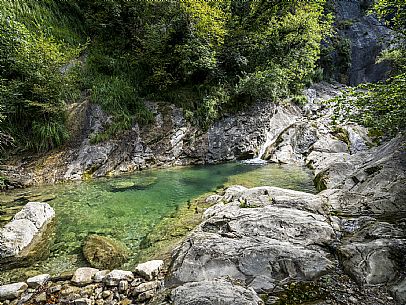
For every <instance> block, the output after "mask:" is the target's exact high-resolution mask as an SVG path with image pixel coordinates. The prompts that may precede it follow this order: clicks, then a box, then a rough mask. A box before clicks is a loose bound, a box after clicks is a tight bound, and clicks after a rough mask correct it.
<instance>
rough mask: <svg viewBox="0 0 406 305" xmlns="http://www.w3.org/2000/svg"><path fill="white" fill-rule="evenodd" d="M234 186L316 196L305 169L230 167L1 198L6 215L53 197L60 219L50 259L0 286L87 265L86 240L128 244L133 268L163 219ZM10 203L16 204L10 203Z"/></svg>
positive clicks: (7, 274) (5, 275)
mask: <svg viewBox="0 0 406 305" xmlns="http://www.w3.org/2000/svg"><path fill="white" fill-rule="evenodd" d="M231 184H241V185H245V186H247V187H253V186H260V185H272V186H278V187H283V188H291V189H296V190H302V191H307V192H314V187H313V184H312V181H311V177H310V175H309V172H308V171H306V170H304V169H303V168H298V167H289V166H280V165H275V164H268V165H249V164H242V163H228V164H221V165H211V166H198V167H184V168H171V169H160V170H151V171H144V172H138V173H136V174H133V175H128V176H123V177H117V178H105V179H97V180H94V181H89V182H77V183H65V184H59V185H53V186H46V187H41V188H31V189H27V190H24V191H15V192H12V193H9V194H6V195H0V203H1V208H2V209H4V208H5V207H6V206H7V208H13V207H14V208H15V207H16V206H17V207H18V206H19V205H20V204H19V201H21V200H26V199H24V198H29V197H30V196H31V195H33V194H39V195H38V196H37V197H34V199H35V198H48V199H49V198H51V199H52V198H53V197H55V199H53V200H50V201H48V203H49V204H50V205H51V206H52V207H53V208H54V209H55V211H56V215H57V229H56V236H55V242H54V244H53V247H52V250H51V255H50V257H49V258H48V259H47V260H46V261H41V262H38V263H37V264H36V265H35V266H32V267H29V268H21V269H18V270H11V271H4V272H0V279H1V280H0V282H1V281H3V282H9V281H11V280H13V281H14V280H17V279H19V278H25V277H26V276H29V275H32V274H38V273H44V272H46V273H51V274H56V273H59V272H61V271H65V270H73V269H75V268H77V267H79V266H84V265H86V263H85V261H84V259H83V257H82V254H81V251H82V250H81V249H82V244H83V240H84V238H85V237H86V236H87V235H88V234H100V235H105V236H110V237H112V238H115V239H118V240H121V241H122V242H123V243H124V244H126V246H127V247H128V248H129V249H130V251H131V253H132V259H130V261H129V263H128V264H127V265H126V266H123V267H126V268H130V267H132V266H133V265H134V264H135V263H136V261H135V257H136V256H137V255H138V254H139V252H140V251H141V250H140V247H139V246H140V243H141V241H142V240H143V238H144V237H145V236H146V235H147V234H148V233H149V232H151V231H152V230H154V226H156V225H157V224H158V223H159V222H160V221H162V219H164V218H165V217H169V216H170V215H173V213H174V212H175V211H176V210H177V209H178V208H179V207H180V206H182V205H184V204H187V202H188V201H190V200H192V199H193V198H196V197H198V196H200V195H202V194H204V193H207V192H211V191H215V190H216V189H217V188H218V187H222V186H227V185H231ZM22 193H24V194H22ZM22 195H24V196H25V197H24V196H22ZM12 200H17V201H15V202H14V203H10V202H11V201H12ZM0 211H1V210H0Z"/></svg>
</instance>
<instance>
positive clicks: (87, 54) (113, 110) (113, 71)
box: [0, 0, 331, 151]
mask: <svg viewBox="0 0 406 305" xmlns="http://www.w3.org/2000/svg"><path fill="white" fill-rule="evenodd" d="M0 7H1V9H0V66H1V70H0V113H1V117H0V120H1V121H0V125H1V130H2V133H1V138H0V141H1V143H0V146H6V145H7V144H9V142H10V139H11V137H12V138H13V139H14V143H15V145H16V147H18V148H19V149H30V150H37V151H46V150H49V149H51V148H53V147H56V146H58V145H60V144H62V143H63V142H64V141H65V140H66V139H67V138H68V137H69V134H68V132H67V129H66V126H65V116H66V115H65V109H66V104H67V103H71V102H74V101H76V100H77V99H78V98H79V97H80V93H81V92H90V98H91V101H92V102H94V103H98V104H100V105H101V106H102V107H103V108H104V109H105V110H106V111H108V112H109V113H110V114H112V115H113V116H114V120H113V123H112V124H111V126H109V127H108V128H107V129H106V132H105V133H104V134H100V135H97V136H96V137H95V139H94V140H95V141H100V140H104V139H106V138H107V137H109V136H111V135H112V134H115V133H117V132H119V131H120V130H122V129H126V128H128V127H129V126H131V124H132V123H133V122H134V121H137V122H138V123H140V124H146V123H148V122H149V121H151V119H152V116H151V114H150V113H149V111H148V109H147V108H146V107H145V106H144V101H145V100H156V101H164V102H171V103H176V104H177V105H179V106H182V107H183V108H184V110H185V113H186V115H187V117H188V119H190V120H191V121H192V122H193V123H194V124H197V125H200V126H202V127H203V128H204V127H207V126H208V125H209V124H210V123H211V122H212V120H214V119H216V118H218V117H219V116H221V115H222V114H223V113H224V112H227V111H232V110H235V109H240V108H242V107H245V106H246V105H247V104H249V103H251V102H252V101H254V100H259V99H261V100H275V99H276V98H279V97H288V96H295V95H298V94H300V90H301V89H302V88H303V86H304V85H305V84H307V83H309V82H310V81H311V79H312V77H313V73H314V70H315V67H316V62H317V60H318V58H319V52H320V41H321V40H322V38H323V37H324V36H325V35H327V34H328V33H329V31H330V23H331V22H330V21H331V18H330V17H329V16H326V15H323V10H324V1H320V0H313V1H299V0H296V1H250V0H222V1H194V0H182V1H135V0H134V1H125V0H114V1H113V0H109V1H102V0H96V1H90V0H89V1H86V0H81V1H79V0H70V1H64V0H55V1H51V0H40V1H35V0H13V1H8V0H0ZM79 55H82V56H81V57H79ZM75 58H81V60H74V59H75ZM75 63H76V64H75ZM86 89H90V90H86Z"/></svg>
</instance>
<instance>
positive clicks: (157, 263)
mask: <svg viewBox="0 0 406 305" xmlns="http://www.w3.org/2000/svg"><path fill="white" fill-rule="evenodd" d="M163 265H164V262H163V261H162V260H152V261H148V262H145V263H142V264H138V265H137V267H135V272H136V273H137V274H139V275H141V276H143V277H145V278H146V279H147V280H149V281H151V280H153V279H154V278H155V277H156V276H157V275H158V273H159V271H160V270H161V268H162V266H163Z"/></svg>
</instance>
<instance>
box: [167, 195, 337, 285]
mask: <svg viewBox="0 0 406 305" xmlns="http://www.w3.org/2000/svg"><path fill="white" fill-rule="evenodd" d="M224 196H227V197H229V200H230V201H229V203H228V204H225V205H224V204H219V205H216V206H214V207H213V208H212V209H211V210H210V211H206V217H208V219H207V220H205V221H204V222H203V223H202V224H201V225H200V226H199V227H198V228H197V229H196V230H195V231H194V232H193V233H192V234H191V235H190V236H189V238H188V239H186V240H185V242H184V243H183V244H182V246H181V247H179V248H178V250H177V253H176V254H175V259H174V262H173V264H172V268H171V270H170V274H169V277H168V285H169V286H172V287H173V286H176V285H179V284H183V283H186V282H194V281H205V280H206V281H210V280H214V279H216V278H218V277H230V278H231V279H235V280H241V281H243V282H245V283H246V284H247V285H248V286H251V287H253V288H254V289H255V291H256V292H258V293H260V292H261V293H262V292H267V291H269V290H270V289H272V288H273V287H274V286H275V285H276V284H277V283H279V282H280V281H283V280H288V281H290V280H303V281H311V280H314V279H316V278H318V277H319V276H321V275H324V274H326V273H328V272H330V271H331V270H332V269H333V267H334V262H333V261H332V260H331V259H332V256H331V255H330V253H329V252H328V251H327V249H328V246H329V245H332V244H333V243H335V242H336V241H337V235H336V233H335V229H334V228H333V227H332V225H331V224H330V223H329V222H330V221H329V220H327V219H326V217H325V216H323V215H320V214H316V213H313V212H309V210H319V209H321V206H322V204H323V199H322V198H321V197H318V196H316V195H312V194H306V193H302V192H294V191H288V190H283V189H278V188H267V187H264V188H253V189H246V188H241V187H233V188H229V189H228V190H226V194H225V195H224ZM269 196H271V197H272V196H274V197H272V200H269V198H268V199H265V198H263V197H269ZM258 197H260V198H263V200H262V199H261V200H262V201H263V202H264V205H262V206H259V207H255V208H254V207H250V206H251V204H252V202H255V204H258V203H259V201H256V200H255V198H258ZM241 202H242V203H243V204H242V203H241ZM266 202H267V203H266ZM265 203H266V205H265ZM295 206H297V207H298V208H300V209H298V208H295Z"/></svg>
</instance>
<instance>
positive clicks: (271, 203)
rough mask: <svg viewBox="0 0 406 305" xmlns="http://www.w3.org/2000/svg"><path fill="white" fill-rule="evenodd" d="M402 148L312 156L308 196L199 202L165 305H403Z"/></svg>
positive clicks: (258, 194) (396, 144) (270, 191)
mask: <svg viewBox="0 0 406 305" xmlns="http://www.w3.org/2000/svg"><path fill="white" fill-rule="evenodd" d="M405 145H406V138H405V136H404V135H399V136H398V137H397V138H395V139H393V140H391V141H390V142H388V143H386V144H384V145H382V146H379V147H376V148H373V149H370V150H366V151H363V152H359V153H355V154H353V155H349V154H348V155H346V156H345V158H344V157H343V158H341V159H339V160H340V161H339V162H338V161H337V159H334V158H333V161H331V162H322V161H323V160H324V159H325V158H326V156H325V155H324V154H321V155H320V156H321V157H320V159H316V161H317V162H315V164H316V166H315V168H316V180H317V181H320V180H322V181H323V183H319V185H320V186H321V187H322V188H323V189H324V188H326V189H325V190H324V191H322V192H320V193H319V194H317V195H312V194H307V193H301V192H294V191H290V190H285V189H279V188H274V187H259V188H253V189H247V188H245V187H242V186H235V187H230V188H229V189H227V190H226V191H225V193H224V195H222V196H218V195H215V196H212V197H209V198H208V199H207V200H209V201H212V202H216V204H215V205H214V206H213V207H211V208H209V209H208V210H207V211H206V212H205V218H206V219H205V221H204V222H203V223H202V224H201V225H200V226H199V227H198V228H197V229H196V230H195V231H194V232H193V233H192V234H191V235H190V236H189V237H188V238H187V239H186V240H185V242H184V243H183V244H182V245H181V246H180V247H179V249H178V250H177V251H176V252H175V254H174V261H173V263H172V266H171V269H170V272H169V276H168V278H167V282H166V283H167V285H168V286H169V287H172V288H173V290H172V292H171V296H172V301H173V303H174V304H185V303H184V300H187V301H188V302H187V304H262V303H265V304H301V303H304V302H310V301H311V302H313V303H312V304H365V305H366V304H405V302H406V286H405V284H406V280H405V273H404V270H405V269H404V266H405V263H406V261H405V257H406V234H405V232H406V230H405V220H406V214H405V210H406V209H405V199H406V190H405V188H404V185H405V182H406V153H405ZM326 153H328V154H331V156H332V157H333V156H336V154H337V152H326ZM340 156H341V155H340ZM320 164H323V166H322V165H320ZM254 292H255V293H254ZM236 300H244V301H241V302H239V301H236ZM162 304H164V303H162Z"/></svg>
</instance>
